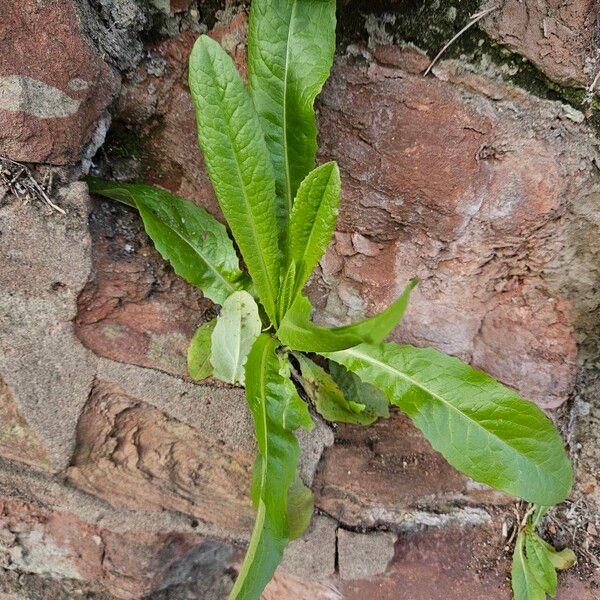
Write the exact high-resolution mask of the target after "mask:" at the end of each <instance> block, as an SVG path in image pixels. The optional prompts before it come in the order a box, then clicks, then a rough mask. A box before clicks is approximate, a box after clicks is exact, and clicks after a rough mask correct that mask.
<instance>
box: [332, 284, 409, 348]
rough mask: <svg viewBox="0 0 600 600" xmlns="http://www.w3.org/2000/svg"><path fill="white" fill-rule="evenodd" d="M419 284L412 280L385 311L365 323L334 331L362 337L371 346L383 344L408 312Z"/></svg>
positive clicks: (346, 326) (359, 322)
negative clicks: (411, 296)
mask: <svg viewBox="0 0 600 600" xmlns="http://www.w3.org/2000/svg"><path fill="white" fill-rule="evenodd" d="M418 283H419V280H418V279H417V278H414V279H411V280H410V281H409V282H408V284H407V285H406V287H405V288H404V291H403V292H402V294H400V296H399V297H398V298H397V299H396V300H395V301H394V303H393V304H390V306H388V307H387V308H386V309H385V310H383V311H381V312H380V313H377V314H376V315H373V316H372V317H370V318H368V319H364V320H363V321H358V322H357V323H352V324H351V325H344V326H343V327H336V328H335V329H334V331H336V332H338V333H343V334H352V335H356V336H358V337H360V339H361V340H362V341H363V342H368V343H370V344H379V343H380V342H383V340H385V338H386V337H387V336H388V335H389V334H390V333H392V331H393V330H394V328H395V327H396V325H398V322H399V321H400V319H402V317H403V316H404V313H405V312H406V309H407V308H408V301H409V300H410V293H411V292H412V291H413V289H414V288H415V286H416V285H417V284H418Z"/></svg>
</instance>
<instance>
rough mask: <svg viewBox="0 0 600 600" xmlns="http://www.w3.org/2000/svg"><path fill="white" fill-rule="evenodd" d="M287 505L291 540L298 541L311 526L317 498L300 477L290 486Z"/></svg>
mask: <svg viewBox="0 0 600 600" xmlns="http://www.w3.org/2000/svg"><path fill="white" fill-rule="evenodd" d="M287 503H288V504H287V510H288V526H289V529H290V539H291V540H296V539H298V538H299V537H301V536H302V534H303V533H304V532H305V531H306V529H307V528H308V526H309V525H310V521H311V519H312V515H313V512H314V510H315V497H314V495H313V493H312V490H311V489H310V488H309V487H307V486H306V485H304V482H303V481H302V479H300V477H296V479H295V480H294V482H293V483H292V485H290V487H289V489H288V496H287Z"/></svg>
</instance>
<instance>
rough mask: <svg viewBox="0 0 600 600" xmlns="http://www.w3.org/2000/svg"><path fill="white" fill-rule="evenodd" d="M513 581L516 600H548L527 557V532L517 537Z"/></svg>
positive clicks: (512, 570) (512, 572)
mask: <svg viewBox="0 0 600 600" xmlns="http://www.w3.org/2000/svg"><path fill="white" fill-rule="evenodd" d="M511 580H512V589H513V594H514V596H515V600H546V593H545V592H544V590H543V589H542V588H541V587H540V586H539V585H538V583H537V581H536V579H535V577H534V576H533V573H532V572H531V569H530V567H529V563H528V562H527V557H526V556H525V532H521V533H520V534H519V535H518V536H517V543H516V545H515V551H514V553H513V563H512V569H511Z"/></svg>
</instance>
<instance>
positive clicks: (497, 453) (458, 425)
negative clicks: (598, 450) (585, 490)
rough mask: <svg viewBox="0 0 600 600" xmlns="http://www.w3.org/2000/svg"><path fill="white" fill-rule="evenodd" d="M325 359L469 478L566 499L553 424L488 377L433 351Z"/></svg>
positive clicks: (533, 496) (544, 498)
mask: <svg viewBox="0 0 600 600" xmlns="http://www.w3.org/2000/svg"><path fill="white" fill-rule="evenodd" d="M324 355H325V356H326V357H327V358H329V359H331V360H333V361H335V362H338V363H341V364H343V365H344V366H345V367H346V368H347V369H349V370H350V371H353V372H354V373H356V374H357V375H358V376H359V377H360V378H361V379H362V381H365V382H367V383H370V384H372V385H374V386H375V387H377V388H379V389H380V390H381V391H382V392H383V393H384V394H385V395H386V397H387V399H388V400H389V401H390V402H391V403H393V404H395V405H397V406H398V407H399V408H400V409H401V410H403V411H404V412H405V413H407V414H408V415H409V416H410V417H411V418H412V420H413V421H414V423H415V425H416V426H417V427H418V428H419V429H420V430H421V431H422V432H423V434H424V435H425V437H426V438H427V439H428V440H429V443H430V444H431V445H432V446H433V448H434V449H435V450H437V451H438V452H441V453H442V454H443V455H444V457H445V458H446V460H447V461H448V462H449V463H450V464H451V465H453V466H454V467H456V468H457V469H458V470H459V471H462V472H463V473H465V474H466V475H468V476H469V477H472V478H473V479H475V480H477V481H480V482H482V483H486V484H488V485H491V486H492V487H495V488H498V489H500V490H503V491H505V492H509V493H511V494H514V495H516V496H520V497H521V498H524V499H525V500H528V501H530V502H536V503H539V504H543V505H546V506H548V505H552V504H556V503H558V502H561V501H562V500H564V498H566V496H567V495H568V493H569V490H570V489H571V484H572V480H573V473H572V469H571V465H570V463H569V461H568V459H567V456H566V453H565V451H564V448H563V444H562V441H561V439H560V437H559V435H558V433H557V431H556V429H555V428H554V426H553V425H552V422H551V421H550V419H548V417H546V415H544V413H543V412H542V411H541V410H540V409H539V408H538V407H537V406H536V405H535V404H533V403H532V402H528V401H526V400H523V399H522V398H521V397H520V396H518V395H517V394H516V393H515V392H513V391H511V390H509V389H508V388H505V387H504V386H502V385H501V384H500V383H498V382H497V381H495V380H494V379H492V378H491V377H489V375H487V374H485V373H483V372H481V371H476V370H474V369H472V368H471V367H469V366H468V365H466V364H464V363H462V362H461V361H460V360H458V359H456V358H452V357H450V356H446V355H444V354H441V353H440V352H437V351H436V350H433V349H432V348H414V347H412V346H397V345H396V344H391V343H390V344H380V345H370V344H362V345H360V346H357V347H355V348H350V349H346V350H343V351H340V352H333V353H324Z"/></svg>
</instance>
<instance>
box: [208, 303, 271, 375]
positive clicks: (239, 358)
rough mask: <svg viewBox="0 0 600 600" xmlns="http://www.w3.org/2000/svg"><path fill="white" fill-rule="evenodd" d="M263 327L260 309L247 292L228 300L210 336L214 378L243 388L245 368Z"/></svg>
mask: <svg viewBox="0 0 600 600" xmlns="http://www.w3.org/2000/svg"><path fill="white" fill-rule="evenodd" d="M261 328H262V323H261V320H260V316H259V314H258V306H257V305H256V302H255V301H254V298H252V296H251V295H250V294H249V293H248V292H244V291H241V292H235V293H234V294H231V296H229V298H227V300H225V302H224V303H223V307H222V308H221V314H220V315H219V316H218V317H217V323H216V325H215V327H214V330H213V332H212V336H211V341H212V350H211V356H210V362H211V364H212V367H213V375H214V376H215V377H217V378H218V379H220V380H221V381H225V382H226V383H233V384H239V385H244V365H245V364H246V359H247V358H248V353H249V352H250V348H251V347H252V344H253V343H254V341H255V340H256V338H257V337H258V336H259V334H260V331H261Z"/></svg>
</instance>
